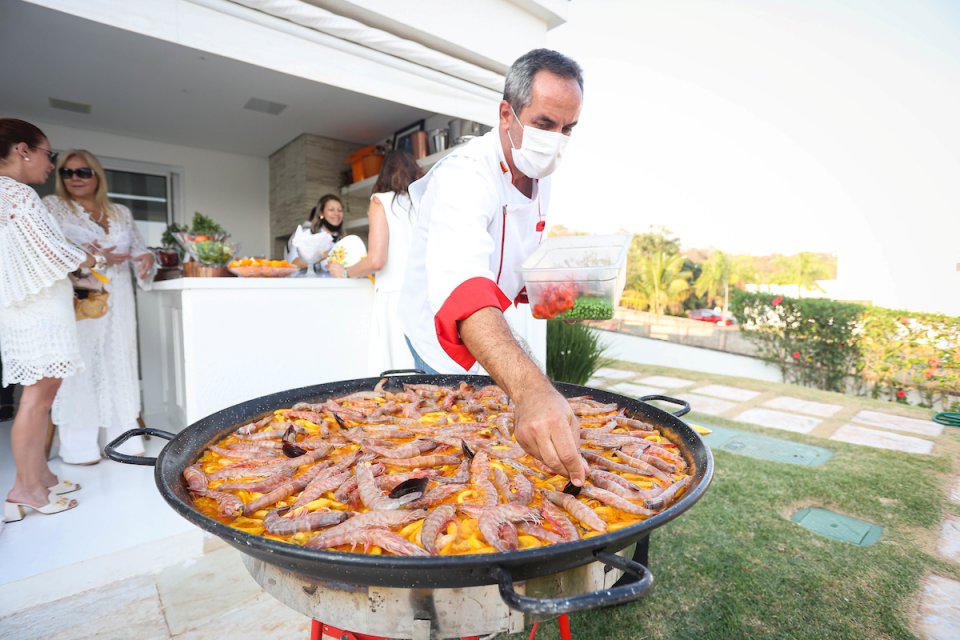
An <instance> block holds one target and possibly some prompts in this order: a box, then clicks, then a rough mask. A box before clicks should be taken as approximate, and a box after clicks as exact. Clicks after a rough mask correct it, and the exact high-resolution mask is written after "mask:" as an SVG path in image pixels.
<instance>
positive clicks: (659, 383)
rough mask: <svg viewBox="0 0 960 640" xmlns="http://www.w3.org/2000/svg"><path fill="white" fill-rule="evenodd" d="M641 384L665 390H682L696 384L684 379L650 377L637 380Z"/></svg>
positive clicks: (693, 381)
mask: <svg viewBox="0 0 960 640" xmlns="http://www.w3.org/2000/svg"><path fill="white" fill-rule="evenodd" d="M637 382H639V383H640V384H648V385H650V386H651V387H661V388H663V389H680V388H681V387H689V386H690V385H692V384H695V382H696V381H695V380H684V379H683V378H674V377H672V376H648V377H646V378H641V379H639V380H637Z"/></svg>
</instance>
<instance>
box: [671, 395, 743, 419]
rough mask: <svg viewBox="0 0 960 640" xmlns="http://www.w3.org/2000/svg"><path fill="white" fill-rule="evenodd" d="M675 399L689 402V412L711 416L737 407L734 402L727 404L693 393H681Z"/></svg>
mask: <svg viewBox="0 0 960 640" xmlns="http://www.w3.org/2000/svg"><path fill="white" fill-rule="evenodd" d="M677 397H678V398H679V399H680V400H686V401H687V402H689V403H690V408H691V410H693V411H696V412H697V413H706V414H708V415H711V416H716V415H719V414H721V413H723V412H725V411H729V410H730V409H733V408H734V407H736V406H737V403H736V402H727V401H726V400H720V399H719V398H711V397H709V396H700V395H697V394H695V393H681V394H679V395H678V396H677Z"/></svg>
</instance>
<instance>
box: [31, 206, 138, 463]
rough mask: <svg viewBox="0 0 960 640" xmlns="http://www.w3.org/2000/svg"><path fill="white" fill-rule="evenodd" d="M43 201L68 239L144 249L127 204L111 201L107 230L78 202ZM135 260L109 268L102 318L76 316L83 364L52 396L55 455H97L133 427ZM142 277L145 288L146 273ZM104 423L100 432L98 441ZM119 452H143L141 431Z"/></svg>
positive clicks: (72, 459) (119, 249)
mask: <svg viewBox="0 0 960 640" xmlns="http://www.w3.org/2000/svg"><path fill="white" fill-rule="evenodd" d="M43 201H44V203H45V204H46V205H47V207H48V208H49V210H50V213H51V214H52V215H53V216H54V218H56V219H57V221H58V222H59V223H60V226H61V228H62V229H63V230H64V233H65V234H66V235H67V237H69V238H70V239H72V240H74V241H76V242H88V241H89V240H90V239H91V237H94V238H96V241H97V243H99V245H100V246H102V247H115V248H114V249H113V251H114V252H115V253H129V254H130V255H131V256H134V257H136V256H139V255H142V254H144V253H147V247H146V245H145V244H144V242H143V238H142V237H141V236H140V232H139V231H137V227H136V225H135V224H134V221H133V216H132V215H131V214H130V210H129V209H127V208H126V207H124V206H122V205H113V206H114V207H115V208H116V214H115V215H114V216H112V217H111V218H110V225H109V227H108V230H107V231H104V229H103V228H102V227H101V226H100V225H98V224H97V223H95V222H94V221H93V220H92V219H91V218H90V214H89V213H88V212H87V211H86V210H84V209H83V208H82V207H81V206H80V205H78V204H73V205H71V204H70V203H67V202H64V201H63V200H61V199H60V198H58V197H57V196H47V197H46V198H44V200H43ZM73 207H75V208H73ZM134 267H135V263H134V262H133V261H128V262H124V263H122V264H117V265H111V266H109V267H107V269H106V272H105V275H106V276H107V277H108V278H110V282H109V283H108V284H107V285H106V289H107V291H109V292H110V298H109V300H108V304H109V305H110V309H109V310H108V311H107V314H106V315H105V316H103V317H102V318H97V319H86V320H80V321H78V322H77V332H78V334H79V336H80V351H81V353H82V354H83V359H84V362H86V364H87V369H86V371H84V372H83V373H82V374H80V375H78V376H74V377H73V378H71V379H70V380H67V381H65V382H64V384H63V385H62V386H61V387H60V392H59V393H58V394H57V399H56V400H55V401H54V403H53V421H54V422H55V423H56V425H57V429H58V431H59V436H60V457H61V458H63V460H64V461H65V462H69V463H82V462H92V461H95V460H99V459H100V450H101V448H102V445H103V444H105V443H106V442H109V441H110V440H112V439H114V438H116V437H117V436H119V435H120V434H121V433H123V432H124V431H128V430H130V429H136V428H137V417H138V416H139V415H140V376H139V372H138V371H137V313H136V302H135V299H134V291H133V278H134V272H133V268H134ZM151 279H152V276H151ZM140 284H141V286H146V287H149V280H148V281H147V282H141V283H140ZM101 428H102V429H103V430H104V431H105V433H104V434H102V435H103V439H102V441H101V440H100V436H101V434H100V429H101ZM119 451H121V452H122V453H129V454H134V455H136V454H139V453H142V452H143V440H142V438H140V437H136V438H131V439H130V440H128V441H127V442H126V443H124V445H123V446H121V447H120V449H119Z"/></svg>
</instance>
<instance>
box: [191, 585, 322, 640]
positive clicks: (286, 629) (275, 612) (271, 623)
mask: <svg viewBox="0 0 960 640" xmlns="http://www.w3.org/2000/svg"><path fill="white" fill-rule="evenodd" d="M225 632H226V633H225ZM172 637H173V638H175V639H176V640H223V639H224V638H230V640H264V638H270V640H306V638H309V637H310V618H308V617H307V616H305V615H303V614H302V613H298V612H296V611H294V610H293V609H291V608H289V607H287V606H286V605H284V604H282V603H280V602H278V601H277V600H275V599H274V598H273V596H271V595H269V594H267V593H265V592H261V594H260V595H259V596H257V597H256V598H255V599H253V600H250V601H247V602H246V603H245V604H244V605H243V606H240V607H237V608H235V609H232V610H230V611H227V612H225V613H222V614H220V616H219V617H218V618H217V619H215V620H210V621H209V622H207V623H206V624H203V625H201V626H199V627H197V628H195V629H191V630H190V631H186V632H184V633H181V634H177V635H175V636H172Z"/></svg>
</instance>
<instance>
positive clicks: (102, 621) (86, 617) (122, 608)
mask: <svg viewBox="0 0 960 640" xmlns="http://www.w3.org/2000/svg"><path fill="white" fill-rule="evenodd" d="M169 637H170V634H169V632H168V630H167V625H166V623H165V622H164V617H163V611H162V610H161V608H160V599H159V598H158V597H157V589H156V586H155V585H154V579H153V576H152V575H146V576H141V577H139V578H135V579H130V580H124V581H122V582H117V583H115V584H113V585H111V586H108V587H102V588H99V589H92V590H90V591H85V592H84V593H82V594H78V595H75V596H72V597H70V598H66V599H64V600H59V601H57V603H56V606H50V605H49V604H44V605H39V606H36V607H31V608H29V609H24V610H23V611H20V612H17V613H15V614H13V615H11V616H8V617H6V618H2V619H0V638H11V639H12V638H17V640H34V639H36V640H50V639H51V638H55V639H56V640H131V639H136V640H167V639H168V638H169ZM304 637H309V636H304Z"/></svg>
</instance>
